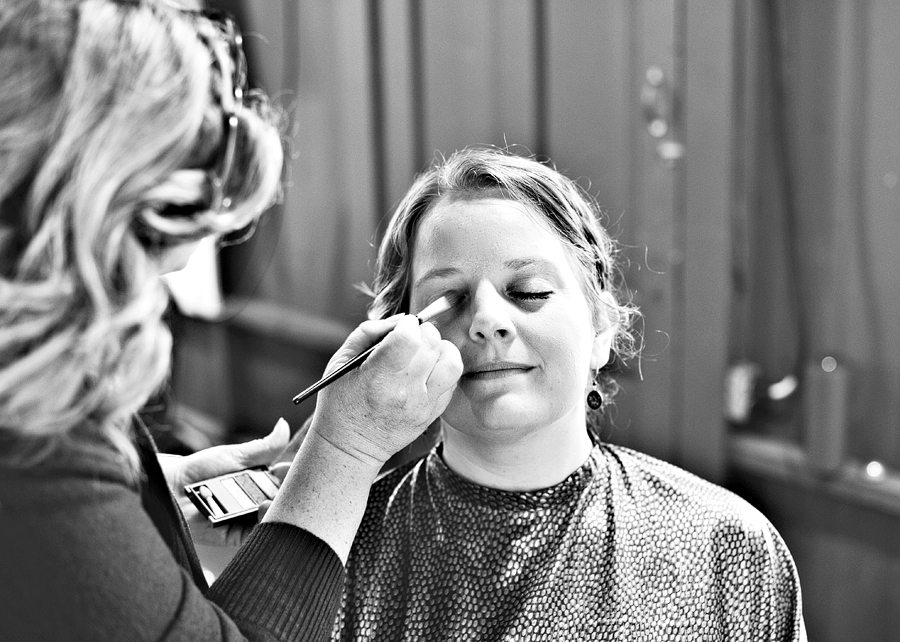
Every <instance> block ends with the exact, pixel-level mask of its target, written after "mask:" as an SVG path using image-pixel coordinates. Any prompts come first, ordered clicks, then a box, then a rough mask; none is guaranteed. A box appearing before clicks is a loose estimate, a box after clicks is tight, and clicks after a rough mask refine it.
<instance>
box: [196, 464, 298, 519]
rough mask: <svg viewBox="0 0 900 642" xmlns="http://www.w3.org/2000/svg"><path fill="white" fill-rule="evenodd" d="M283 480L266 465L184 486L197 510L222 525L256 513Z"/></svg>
mask: <svg viewBox="0 0 900 642" xmlns="http://www.w3.org/2000/svg"><path fill="white" fill-rule="evenodd" d="M280 484H281V482H280V480H279V479H278V478H277V477H276V476H275V475H273V474H272V473H271V472H270V471H269V470H268V469H267V468H265V467H259V468H247V469H245V470H240V471H238V472H236V473H228V474H227V475H220V476H219V477H213V478H211V479H205V480H203V481H200V482H196V483H194V484H188V485H187V486H185V487H184V492H185V493H187V496H188V497H189V498H190V500H191V502H193V504H194V506H196V507H197V510H199V511H200V513H201V514H202V515H205V516H206V518H207V519H208V520H209V521H210V522H212V523H213V525H219V524H222V523H223V522H227V521H230V520H233V519H237V518H240V517H247V516H253V517H255V516H256V514H257V511H258V509H259V506H260V504H262V503H263V502H266V501H272V500H273V499H274V498H275V494H276V493H277V492H278V487H279V485H280Z"/></svg>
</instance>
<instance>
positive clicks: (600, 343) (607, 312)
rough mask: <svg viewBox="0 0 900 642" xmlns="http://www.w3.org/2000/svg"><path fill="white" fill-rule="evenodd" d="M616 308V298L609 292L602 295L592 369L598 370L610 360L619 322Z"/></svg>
mask: <svg viewBox="0 0 900 642" xmlns="http://www.w3.org/2000/svg"><path fill="white" fill-rule="evenodd" d="M615 309H616V300H615V298H614V297H613V296H612V295H611V294H610V293H609V292H603V293H601V295H600V311H599V314H598V315H597V316H598V317H599V321H598V325H599V326H600V327H599V328H597V330H596V334H595V335H594V342H593V345H592V346H591V370H593V371H597V370H599V369H600V368H602V367H603V366H605V365H606V364H607V363H608V362H609V354H610V351H611V350H612V340H613V337H614V336H615V334H616V330H617V329H618V323H617V322H616V321H615V320H614V315H613V313H612V312H613V311H614V310H615Z"/></svg>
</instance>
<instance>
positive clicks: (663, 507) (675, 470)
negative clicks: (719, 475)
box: [601, 445, 784, 551]
mask: <svg viewBox="0 0 900 642" xmlns="http://www.w3.org/2000/svg"><path fill="white" fill-rule="evenodd" d="M601 451H602V453H603V455H604V456H605V458H606V461H607V462H608V469H609V478H610V492H611V493H612V498H613V499H612V501H613V506H614V507H615V508H617V509H618V508H620V507H621V508H624V507H626V506H627V507H629V508H630V509H631V510H632V511H633V514H634V516H635V518H637V519H648V518H649V519H650V520H651V521H653V520H655V519H658V520H659V521H660V522H661V523H660V525H663V524H665V525H668V526H669V527H675V528H689V529H690V530H692V531H693V532H695V533H703V534H704V535H706V536H708V537H710V538H713V539H717V540H718V539H724V540H727V539H730V538H734V537H739V538H741V539H744V540H749V541H752V542H754V543H755V545H756V546H757V547H762V548H764V549H766V550H769V551H772V550H774V549H776V548H781V547H783V546H784V544H783V543H782V542H781V539H780V537H779V536H778V534H777V532H776V530H775V528H774V527H773V526H772V524H771V523H770V522H769V520H768V519H767V518H766V517H765V516H764V515H763V514H762V513H761V512H760V511H759V510H757V509H756V508H754V507H753V506H752V505H751V504H750V503H749V502H747V501H746V500H744V499H743V498H741V497H739V496H738V495H736V494H734V493H733V492H731V491H729V490H727V489H725V488H723V487H721V486H719V485H717V484H714V483H712V482H710V481H708V480H706V479H703V478H701V477H699V476H697V475H695V474H693V473H690V472H688V471H686V470H684V469H682V468H679V467H678V466H675V465H673V464H670V463H668V462H665V461H662V460H660V459H657V458H655V457H652V456H650V455H647V454H644V453H640V452H637V451H635V450H631V449H629V448H624V447H621V446H614V445H603V446H602V447H601ZM623 505H624V506H623Z"/></svg>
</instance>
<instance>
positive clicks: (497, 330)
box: [469, 283, 516, 343]
mask: <svg viewBox="0 0 900 642" xmlns="http://www.w3.org/2000/svg"><path fill="white" fill-rule="evenodd" d="M470 305H471V313H472V321H471V323H470V325H469V338H470V339H472V341H475V342H476V343H480V342H483V341H501V342H508V341H511V340H512V339H514V338H515V337H516V327H515V325H514V324H513V321H512V317H511V316H510V312H511V309H510V302H509V301H507V300H506V298H505V297H504V296H503V295H502V294H501V293H500V292H497V290H496V288H495V287H494V286H493V285H492V284H490V283H481V284H479V285H478V287H477V288H476V289H475V291H474V292H473V293H472V302H471V304H470Z"/></svg>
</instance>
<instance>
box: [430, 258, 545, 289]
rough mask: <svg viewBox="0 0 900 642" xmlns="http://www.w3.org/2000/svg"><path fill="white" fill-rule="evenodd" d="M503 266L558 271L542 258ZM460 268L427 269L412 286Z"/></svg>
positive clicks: (448, 274) (523, 259)
mask: <svg viewBox="0 0 900 642" xmlns="http://www.w3.org/2000/svg"><path fill="white" fill-rule="evenodd" d="M503 267H504V268H506V269H508V270H516V271H518V270H523V269H526V268H531V267H536V268H538V269H542V270H546V271H548V272H550V273H552V274H553V275H557V274H558V271H557V269H556V266H555V265H553V263H552V262H550V261H547V260H544V259H533V258H520V259H510V260H509V261H506V262H504V263H503ZM461 272H462V270H459V269H458V268H455V267H439V268H434V269H431V270H428V271H427V272H426V273H425V274H423V275H422V277H421V278H419V279H417V280H416V281H415V282H414V283H413V286H414V287H422V285H423V284H424V283H426V282H427V281H432V280H435V279H443V278H447V277H451V276H456V275H457V274H460V273H461Z"/></svg>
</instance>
